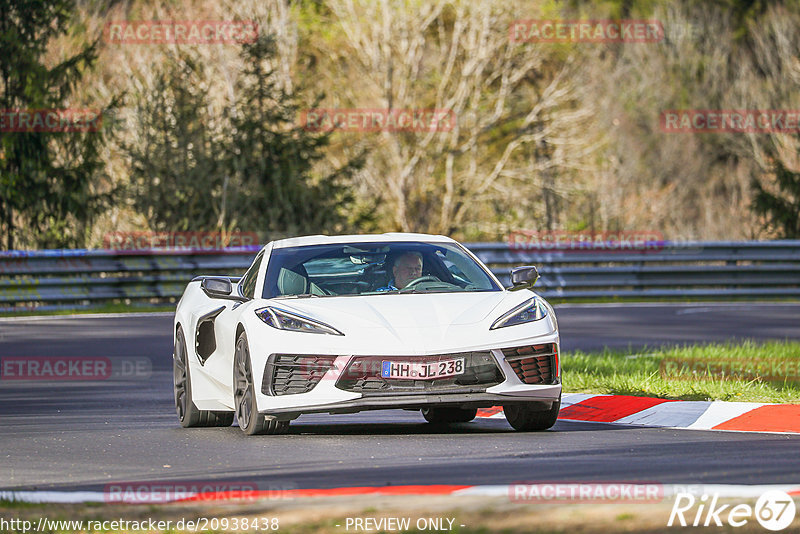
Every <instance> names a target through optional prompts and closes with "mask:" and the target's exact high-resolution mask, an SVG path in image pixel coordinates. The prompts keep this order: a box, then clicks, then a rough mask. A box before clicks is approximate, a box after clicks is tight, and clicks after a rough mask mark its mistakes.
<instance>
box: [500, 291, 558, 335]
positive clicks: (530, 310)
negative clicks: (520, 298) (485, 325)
mask: <svg viewBox="0 0 800 534" xmlns="http://www.w3.org/2000/svg"><path fill="white" fill-rule="evenodd" d="M546 316H547V308H546V307H545V305H544V303H543V302H542V301H541V299H539V298H538V297H533V298H532V299H528V300H526V301H525V302H523V303H522V304H520V305H519V306H517V307H516V308H514V309H513V310H511V311H510V312H508V313H506V314H505V315H503V316H502V317H500V318H499V319H498V320H496V321H495V322H494V324H492V326H491V327H490V328H489V330H494V329H495V328H503V327H504V326H513V325H515V324H522V323H531V322H533V321H539V320H541V319H544V318H545V317H546Z"/></svg>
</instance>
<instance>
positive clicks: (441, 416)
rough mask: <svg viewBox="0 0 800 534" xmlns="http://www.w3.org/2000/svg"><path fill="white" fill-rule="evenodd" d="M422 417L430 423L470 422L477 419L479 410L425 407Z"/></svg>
mask: <svg viewBox="0 0 800 534" xmlns="http://www.w3.org/2000/svg"><path fill="white" fill-rule="evenodd" d="M421 411H422V417H424V418H425V420H426V421H428V422H429V423H440V424H441V423H468V422H470V421H472V420H473V419H475V416H476V415H478V410H477V409H475V408H472V409H463V408H423V409H422V410H421Z"/></svg>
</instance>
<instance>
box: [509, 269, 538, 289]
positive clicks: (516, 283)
mask: <svg viewBox="0 0 800 534" xmlns="http://www.w3.org/2000/svg"><path fill="white" fill-rule="evenodd" d="M538 279H539V271H538V270H537V269H536V267H534V266H533V265H528V266H525V267H515V268H514V269H511V287H510V288H509V289H510V290H511V291H519V290H520V289H528V288H529V287H533V284H535V283H536V280H538Z"/></svg>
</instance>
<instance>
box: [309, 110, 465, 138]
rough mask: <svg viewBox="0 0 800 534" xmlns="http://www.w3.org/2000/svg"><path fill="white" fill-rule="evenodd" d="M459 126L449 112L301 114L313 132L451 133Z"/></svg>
mask: <svg viewBox="0 0 800 534" xmlns="http://www.w3.org/2000/svg"><path fill="white" fill-rule="evenodd" d="M455 123H456V118H455V113H454V112H453V111H452V110H449V109H367V108H354V109H335V108H327V109H322V108H315V109H308V110H304V111H302V112H301V113H300V125H301V126H302V127H303V129H305V130H308V131H311V132H332V131H335V130H340V131H349V132H449V131H451V130H452V129H453V127H454V126H455Z"/></svg>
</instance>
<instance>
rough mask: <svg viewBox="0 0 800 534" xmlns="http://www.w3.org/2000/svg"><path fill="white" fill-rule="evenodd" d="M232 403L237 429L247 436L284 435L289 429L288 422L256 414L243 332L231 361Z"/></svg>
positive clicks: (247, 350)
mask: <svg viewBox="0 0 800 534" xmlns="http://www.w3.org/2000/svg"><path fill="white" fill-rule="evenodd" d="M233 402H234V404H235V409H236V412H235V413H236V420H237V421H238V422H239V428H241V429H242V432H244V433H245V434H247V435H248V436H255V435H258V434H285V433H286V431H287V430H288V429H289V421H278V420H277V419H276V418H274V417H271V416H265V415H264V414H260V413H258V406H257V405H256V393H255V386H254V385H253V369H252V364H251V362H250V346H249V345H248V343H247V334H245V333H244V332H242V333H241V334H240V335H239V338H238V339H237V340H236V354H235V356H234V360H233Z"/></svg>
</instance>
